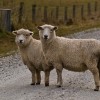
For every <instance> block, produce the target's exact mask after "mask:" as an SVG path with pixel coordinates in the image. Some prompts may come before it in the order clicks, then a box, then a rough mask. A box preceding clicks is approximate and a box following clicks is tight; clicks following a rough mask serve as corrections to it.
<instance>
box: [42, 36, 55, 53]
mask: <svg viewBox="0 0 100 100" xmlns="http://www.w3.org/2000/svg"><path fill="white" fill-rule="evenodd" d="M55 38H56V37H54V38H52V39H50V40H42V48H43V51H44V53H46V52H47V51H48V50H49V48H50V46H51V45H52V42H53V41H54V40H55Z"/></svg>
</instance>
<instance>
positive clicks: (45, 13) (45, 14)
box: [44, 6, 48, 22]
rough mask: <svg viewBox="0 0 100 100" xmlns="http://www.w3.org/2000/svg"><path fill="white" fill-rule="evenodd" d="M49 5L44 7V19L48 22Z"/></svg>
mask: <svg viewBox="0 0 100 100" xmlns="http://www.w3.org/2000/svg"><path fill="white" fill-rule="evenodd" d="M47 20H48V18H47V6H45V7H44V21H45V22H47Z"/></svg>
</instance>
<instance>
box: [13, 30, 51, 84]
mask: <svg viewBox="0 0 100 100" xmlns="http://www.w3.org/2000/svg"><path fill="white" fill-rule="evenodd" d="M12 33H13V34H14V35H16V38H15V42H16V44H17V46H18V48H19V50H20V53H21V57H22V60H23V63H24V64H25V65H27V67H28V69H29V70H30V71H31V73H32V84H31V85H35V84H37V85H38V84H40V82H41V75H40V71H44V72H45V86H49V74H50V70H52V69H53V67H48V66H46V63H45V57H44V55H43V51H42V46H41V42H40V40H36V39H34V38H33V37H32V34H33V32H31V31H29V30H26V29H19V30H16V31H13V32H12ZM44 66H46V67H44Z"/></svg>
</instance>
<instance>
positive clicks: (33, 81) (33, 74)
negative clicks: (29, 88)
mask: <svg viewBox="0 0 100 100" xmlns="http://www.w3.org/2000/svg"><path fill="white" fill-rule="evenodd" d="M31 85H35V71H34V72H32V83H31Z"/></svg>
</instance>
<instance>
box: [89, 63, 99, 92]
mask: <svg viewBox="0 0 100 100" xmlns="http://www.w3.org/2000/svg"><path fill="white" fill-rule="evenodd" d="M89 70H90V71H91V72H92V74H93V76H94V81H95V89H94V91H99V86H100V84H99V70H98V68H97V64H91V68H89Z"/></svg>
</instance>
